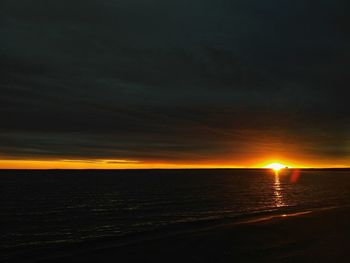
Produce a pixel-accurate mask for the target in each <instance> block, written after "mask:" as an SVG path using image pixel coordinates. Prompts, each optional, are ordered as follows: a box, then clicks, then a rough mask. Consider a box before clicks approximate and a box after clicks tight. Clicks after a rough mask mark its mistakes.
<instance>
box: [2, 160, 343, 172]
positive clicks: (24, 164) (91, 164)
mask: <svg viewBox="0 0 350 263" xmlns="http://www.w3.org/2000/svg"><path fill="white" fill-rule="evenodd" d="M281 163H287V165H283V164H281ZM281 163H279V162H277V161H265V162H259V161H257V162H254V163H253V162H246V163H243V162H241V164H231V163H228V162H219V161H217V162H214V161H213V162H209V161H208V162H195V163H170V162H161V161H159V162H156V161H154V162H150V161H138V160H7V159H5V160H1V159H0V169H195V168H199V169H201V168H203V169H205V168H208V169H214V168H272V169H274V170H275V171H276V169H277V170H278V169H281V168H285V167H286V166H287V167H295V168H346V166H345V165H327V164H324V163H323V165H317V164H313V163H310V164H308V165H306V164H302V165H301V164H297V163H295V162H289V161H286V162H281ZM275 164H276V165H275ZM277 165H278V167H277Z"/></svg>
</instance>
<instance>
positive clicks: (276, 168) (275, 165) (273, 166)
mask: <svg viewBox="0 0 350 263" xmlns="http://www.w3.org/2000/svg"><path fill="white" fill-rule="evenodd" d="M285 167H286V166H285V165H283V164H280V163H271V164H269V165H267V166H265V168H270V169H272V170H274V171H276V172H278V171H280V170H281V169H283V168H285Z"/></svg>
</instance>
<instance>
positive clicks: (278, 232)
mask: <svg viewBox="0 0 350 263" xmlns="http://www.w3.org/2000/svg"><path fill="white" fill-rule="evenodd" d="M7 259H8V261H5V262H350V209H349V208H332V209H324V210H318V211H305V212H301V213H295V214H285V215H283V214H281V215H277V216H273V217H264V218H257V219H254V220H248V221H245V222H239V223H233V224H228V225H225V226H218V227H212V228H207V229H205V230H201V231H197V232H192V233H185V234H184V233H182V234H177V235H171V236H166V237H162V238H154V239H149V240H142V241H138V242H132V243H129V244H124V245H118V246H113V244H109V245H108V246H105V247H104V248H99V249H96V248H95V249H94V248H93V247H91V248H89V249H88V251H86V250H84V251H83V252H82V250H81V248H80V249H77V250H76V251H75V250H74V249H66V250H65V249H63V250H62V249H61V250H59V251H52V253H47V252H46V253H45V252H44V251H41V252H40V253H38V252H37V253H34V254H30V253H29V254H27V255H25V254H23V255H21V256H18V255H17V256H15V257H13V258H11V257H8V258H7Z"/></svg>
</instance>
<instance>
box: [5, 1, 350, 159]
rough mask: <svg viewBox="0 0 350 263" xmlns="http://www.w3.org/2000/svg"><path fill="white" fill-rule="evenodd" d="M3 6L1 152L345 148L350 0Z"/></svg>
mask: <svg viewBox="0 0 350 263" xmlns="http://www.w3.org/2000/svg"><path fill="white" fill-rule="evenodd" d="M0 5H1V6H0V15H1V23H0V33H1V36H2V37H1V42H0V69H1V73H0V74H1V78H0V92H1V97H0V109H1V111H0V116H1V124H0V154H1V155H2V156H4V158H5V157H6V158H33V157H35V158H48V159H49V158H67V159H69V158H72V159H94V158H95V159H98V158H110V159H111V158H115V159H127V158H130V159H137V160H165V161H182V160H194V161H195V160H209V159H210V158H212V157H216V156H225V155H226V154H230V155H231V156H234V154H237V155H240V154H243V155H244V154H246V155H247V156H248V155H249V150H248V149H249V148H250V147H249V146H251V145H252V144H253V145H255V146H256V145H257V146H259V147H260V148H265V149H269V150H271V151H273V150H274V147H277V146H278V147H280V146H281V145H282V144H283V143H286V144H288V143H291V144H293V143H294V144H299V145H301V147H302V148H303V149H302V150H303V151H304V152H307V153H310V155H313V156H315V158H317V157H318V156H321V157H339V156H343V157H344V156H348V155H349V123H350V122H349V114H350V112H349V107H348V104H347V100H348V94H349V92H348V85H349V82H350V75H349V74H348V68H349V56H350V50H349V31H348V26H349V22H350V21H349V19H348V16H346V13H345V11H344V10H346V8H348V7H349V4H348V3H347V2H346V1H305V0H304V1H301V0H300V1H272V0H270V1H258V0H255V1H253V0H250V1H246V0H245V1H243V0H241V1H224V0H221V1H197V0H191V1H156V0H154V1H142V0H128V1H126V0H125V1H122V0H119V1H117V0H114V1H112V0H109V1H107V0H106V1H47V0H46V1H25V0H21V1H20V0H11V1H10V0H3V1H2V3H1V4H0ZM271 138H274V139H275V140H276V141H275V142H274V143H273V144H271V145H270V144H269V143H268V142H267V141H266V140H269V141H271ZM259 147H258V148H259Z"/></svg>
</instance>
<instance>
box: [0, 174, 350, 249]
mask: <svg viewBox="0 0 350 263" xmlns="http://www.w3.org/2000/svg"><path fill="white" fill-rule="evenodd" d="M0 204H1V209H0V224H1V226H2V227H1V228H0V238H1V243H0V250H1V251H12V252H13V251H16V250H21V249H22V250H23V249H26V248H31V247H37V246H40V247H43V246H50V245H52V244H60V245H66V244H77V243H78V244H84V243H86V242H91V241H94V240H103V239H113V240H121V241H123V240H133V239H135V240H136V239H138V238H140V236H143V237H144V236H152V235H156V234H157V235H159V234H162V233H163V234H164V233H172V232H176V231H177V232H179V231H180V232H181V231H188V230H189V229H191V230H193V229H197V228H198V229H200V228H201V227H208V226H215V225H218V224H226V223H231V222H237V221H242V220H243V221H244V220H246V219H250V218H256V217H259V216H266V215H270V214H282V213H289V212H291V213H292V212H302V211H310V210H314V209H319V208H327V207H333V206H348V205H350V170H345V169H343V170H341V169H337V170H299V171H297V170H290V171H285V172H283V173H281V174H279V175H276V174H274V173H273V172H272V171H270V170H264V169H260V170H259V169H257V170H244V169H242V170H141V171H98V170H96V171H1V172H0Z"/></svg>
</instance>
